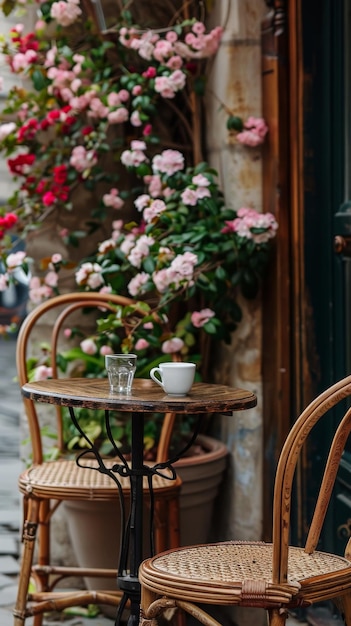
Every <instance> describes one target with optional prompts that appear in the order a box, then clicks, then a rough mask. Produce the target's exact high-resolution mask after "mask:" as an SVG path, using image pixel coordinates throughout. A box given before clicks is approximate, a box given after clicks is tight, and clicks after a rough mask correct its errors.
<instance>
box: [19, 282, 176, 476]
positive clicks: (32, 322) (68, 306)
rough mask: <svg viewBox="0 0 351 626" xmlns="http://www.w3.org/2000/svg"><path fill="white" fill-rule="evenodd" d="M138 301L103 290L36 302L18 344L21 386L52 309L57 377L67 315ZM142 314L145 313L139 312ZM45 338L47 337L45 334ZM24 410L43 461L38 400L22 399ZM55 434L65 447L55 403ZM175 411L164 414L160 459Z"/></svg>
mask: <svg viewBox="0 0 351 626" xmlns="http://www.w3.org/2000/svg"><path fill="white" fill-rule="evenodd" d="M135 304H136V303H135V301H134V300H132V299H130V298H126V297H124V296H119V295H113V294H103V293H84V292H77V293H68V294H62V295H59V296H55V297H53V298H50V299H49V300H47V301H46V302H43V303H41V304H39V305H38V306H36V307H35V308H34V309H33V310H32V311H31V312H30V313H29V314H28V315H27V316H26V318H25V319H24V321H23V323H22V325H21V328H20V331H19V334H18V338H17V346H16V365H17V375H18V382H19V384H20V386H21V387H22V385H24V384H25V383H26V382H28V371H27V359H28V355H29V348H30V345H31V339H32V332H33V330H34V328H36V327H37V325H38V324H40V323H43V322H44V318H45V316H47V315H48V313H49V312H54V313H55V315H53V314H51V317H50V318H49V324H50V337H45V341H46V343H49V344H50V354H51V366H52V376H53V378H57V377H58V371H57V362H56V356H57V353H58V350H59V338H60V334H61V333H62V332H63V325H64V323H65V322H66V321H67V319H68V317H69V316H70V315H72V313H74V312H75V311H77V310H83V309H84V310H88V309H93V310H95V311H96V312H98V310H99V308H101V309H104V310H107V311H111V312H114V311H115V307H116V305H117V306H118V305H121V306H129V305H135ZM140 314H141V315H143V313H142V312H141V313H140ZM43 339H44V338H43ZM23 403H24V407H25V412H26V416H27V420H28V425H29V433H30V440H31V445H32V462H33V463H36V464H38V463H42V462H43V456H44V454H43V442H42V436H41V427H40V423H39V419H38V413H37V410H36V404H35V403H34V402H33V401H32V400H30V399H28V398H24V399H23ZM55 410H56V434H57V445H58V448H59V450H60V451H63V449H64V442H63V427H62V412H61V407H58V406H56V407H55ZM175 418H176V414H175V413H167V414H166V415H165V416H164V420H163V424H162V429H161V435H160V441H159V445H158V451H157V459H156V461H157V462H163V461H165V460H167V453H168V448H169V444H170V439H171V436H172V430H173V426H174V421H175Z"/></svg>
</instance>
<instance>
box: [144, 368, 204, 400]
mask: <svg viewBox="0 0 351 626" xmlns="http://www.w3.org/2000/svg"><path fill="white" fill-rule="evenodd" d="M195 369H196V365H195V363H160V365H159V366H158V367H153V368H152V370H150V376H151V378H152V380H154V381H155V383H157V384H158V385H160V386H161V387H162V389H163V390H164V391H165V392H166V393H167V395H169V396H186V394H187V393H188V392H189V391H190V389H191V386H192V384H193V382H194V377H195ZM156 374H157V375H156ZM159 377H160V378H159Z"/></svg>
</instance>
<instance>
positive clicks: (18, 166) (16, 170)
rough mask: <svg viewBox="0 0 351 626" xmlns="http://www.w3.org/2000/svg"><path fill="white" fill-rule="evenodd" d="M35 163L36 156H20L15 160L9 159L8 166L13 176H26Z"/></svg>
mask: <svg viewBox="0 0 351 626" xmlns="http://www.w3.org/2000/svg"><path fill="white" fill-rule="evenodd" d="M34 161H35V154H19V155H18V156H17V157H15V158H14V159H8V161H7V164H8V166H9V168H10V172H11V173H12V174H19V175H21V176H24V175H25V174H26V173H27V171H28V168H30V166H31V165H33V163H34Z"/></svg>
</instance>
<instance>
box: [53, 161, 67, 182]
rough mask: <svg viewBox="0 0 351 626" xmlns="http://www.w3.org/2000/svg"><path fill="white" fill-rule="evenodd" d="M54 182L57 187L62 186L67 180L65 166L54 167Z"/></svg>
mask: <svg viewBox="0 0 351 626" xmlns="http://www.w3.org/2000/svg"><path fill="white" fill-rule="evenodd" d="M53 173H54V181H55V183H57V184H59V185H63V184H64V183H65V182H66V180H67V167H66V165H56V167H54V172H53Z"/></svg>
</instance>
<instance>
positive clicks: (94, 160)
mask: <svg viewBox="0 0 351 626" xmlns="http://www.w3.org/2000/svg"><path fill="white" fill-rule="evenodd" d="M198 4H199V3H196V2H194V3H188V2H185V3H184V5H183V6H181V7H180V8H179V3H176V2H174V3H173V2H170V3H168V5H169V8H168V9H165V8H164V6H163V5H164V3H161V4H160V6H159V5H158V3H155V13H154V15H153V16H150V15H149V12H148V13H147V20H145V15H144V14H143V6H142V5H143V3H141V2H137V1H135V2H131V3H128V6H127V7H124V3H121V7H120V11H119V14H118V16H117V23H116V16H114V23H113V25H110V24H109V23H108V24H107V25H106V24H105V23H104V19H103V16H102V15H101V12H98V14H97V15H96V14H94V11H93V10H92V5H90V4H89V2H81V3H78V2H76V1H73V0H68V1H67V2H66V1H65V0H62V1H61V2H52V1H51V0H49V1H48V2H45V3H42V4H41V5H40V12H41V16H40V20H38V22H37V23H36V25H35V28H34V30H33V32H30V33H25V32H24V29H23V27H22V26H21V25H19V24H17V25H16V26H15V27H14V28H13V29H12V30H11V33H10V40H9V41H5V42H4V43H3V45H2V52H3V53H4V55H5V58H6V59H7V61H8V64H9V67H10V69H11V70H12V71H13V72H14V73H16V74H19V75H21V76H23V77H24V78H25V79H26V83H25V84H26V85H29V86H28V87H27V86H23V87H22V86H21V87H18V86H15V87H14V88H13V89H12V90H11V91H10V93H9V95H8V97H7V98H6V102H5V106H4V108H3V113H2V117H3V123H2V124H1V125H0V151H2V153H3V154H4V155H5V156H6V158H7V161H8V166H9V170H10V172H11V174H12V175H13V177H14V180H15V181H16V182H17V188H16V190H15V192H14V194H13V196H12V197H11V198H10V199H9V201H8V204H7V205H6V206H3V207H1V208H0V239H1V242H0V243H1V248H0V250H1V256H2V260H3V264H4V267H5V268H6V270H5V272H4V273H3V274H2V275H1V276H0V290H5V289H6V288H7V287H8V285H9V283H10V282H12V281H15V280H16V271H17V270H18V268H22V269H23V270H24V271H25V272H29V271H30V272H31V273H32V278H31V282H30V288H29V297H30V300H31V302H32V303H33V304H34V305H35V304H36V303H38V302H40V301H41V300H42V299H43V298H49V297H51V296H52V295H53V294H55V293H58V292H59V291H60V289H65V288H66V289H67V288H72V277H73V279H74V281H75V286H74V288H80V289H83V290H93V291H94V290H104V291H107V292H118V293H120V294H123V293H125V294H126V295H132V296H133V297H134V298H136V299H137V300H138V302H137V305H136V306H137V307H138V310H142V311H143V312H144V316H143V317H142V318H140V315H138V316H137V317H136V316H135V310H134V309H133V307H120V308H119V309H118V310H117V311H116V314H113V315H108V316H106V315H105V314H104V312H101V317H99V319H98V320H97V327H96V330H94V331H92V332H91V333H89V336H84V337H83V336H80V333H81V329H80V328H73V329H72V328H71V329H67V334H68V335H69V334H70V335H71V338H72V341H76V340H78V345H73V346H72V348H71V349H67V350H66V351H64V352H63V353H62V354H61V356H60V366H61V369H62V371H67V368H68V367H69V366H72V363H74V364H75V366H77V364H78V365H79V367H81V368H82V370H83V372H82V373H83V374H84V375H86V376H90V375H95V374H96V369H97V370H99V371H100V372H101V371H102V369H103V357H104V355H105V354H106V353H108V352H112V351H113V352H115V351H126V352H130V351H133V352H136V353H137V355H138V372H137V375H139V376H147V375H148V371H149V369H150V368H151V367H152V366H153V365H154V364H157V363H159V361H160V360H161V359H164V360H169V359H170V358H172V355H173V354H174V353H178V354H179V356H180V358H181V359H184V360H185V359H189V360H192V361H195V362H196V363H197V371H198V376H199V377H201V378H202V379H203V380H207V381H208V380H210V379H211V372H210V369H209V358H208V355H209V351H210V350H211V347H210V345H211V341H212V345H214V344H215V343H216V342H218V341H229V340H230V336H231V333H232V331H233V330H235V328H236V325H237V324H238V322H239V321H240V318H241V309H240V306H239V304H238V294H239V293H240V294H242V295H244V296H245V297H247V298H253V297H255V296H256V294H257V293H258V290H259V285H260V277H261V275H262V273H263V272H264V269H265V266H266V261H267V257H268V254H269V248H270V242H271V239H272V238H273V237H274V235H275V232H276V229H277V224H276V221H275V219H274V217H273V216H272V215H271V214H262V213H260V212H258V211H256V210H255V209H254V208H253V207H239V208H236V207H234V206H231V205H230V204H229V203H228V201H226V200H225V199H224V197H223V195H222V193H221V189H220V184H219V180H218V175H217V172H216V171H215V170H214V169H213V168H211V167H210V165H209V164H208V163H207V161H206V160H205V158H204V155H203V146H204V140H203V132H202V131H203V123H202V117H201V115H202V111H203V95H204V88H205V76H206V62H207V60H208V59H209V58H211V57H212V56H213V55H214V54H215V53H216V50H217V47H218V44H219V41H220V38H221V35H222V29H221V28H220V27H216V28H214V29H212V30H208V29H206V26H205V24H204V23H203V21H202V19H201V17H202V15H201V7H200V6H198ZM21 6H23V2H21ZM97 6H100V5H99V3H97ZM156 6H157V7H158V9H159V12H160V13H157V10H156ZM12 7H13V4H12V2H8V3H4V4H3V9H4V10H5V11H9V10H10V9H11V8H12ZM123 7H124V8H123ZM100 8H101V7H100ZM155 15H158V19H154V16H155ZM150 22H151V23H150ZM152 22H154V23H152ZM220 106H222V107H224V108H225V105H223V104H221V105H220ZM227 126H228V132H230V133H232V134H233V133H234V134H235V135H236V139H237V141H239V142H241V143H243V144H244V145H246V146H248V149H251V147H252V146H257V145H260V144H261V143H262V142H263V141H264V138H265V135H266V133H267V130H268V129H267V127H266V125H265V123H264V121H263V120H262V119H260V118H249V119H248V120H247V121H246V122H244V121H243V120H242V119H241V118H240V117H238V116H237V115H235V113H234V112H232V111H228V121H227ZM87 207H89V209H90V210H89V211H88V210H87ZM13 232H15V233H16V234H17V235H18V236H22V237H23V238H24V240H25V241H26V244H27V250H26V251H23V252H22V251H20V252H12V251H11V246H12V237H11V235H12V234H13ZM48 232H50V233H54V242H55V244H52V243H51V242H50V243H49V244H47V241H48ZM41 235H42V236H43V237H42V239H40V236H41ZM33 242H34V244H33ZM38 242H39V243H38ZM56 244H57V248H55V245H56ZM46 245H47V247H48V248H49V249H50V253H49V254H45V255H42V254H38V253H39V252H41V249H42V248H44V247H45V246H46ZM34 252H35V254H34ZM34 257H36V259H35V261H33V259H34ZM67 276H69V277H70V280H71V282H70V283H69V287H67V283H66V281H67ZM121 330H123V333H121ZM49 367H50V364H49V363H45V362H42V363H40V364H39V365H38V364H33V376H34V377H38V376H45V375H46V376H47V375H50V370H49V369H46V370H45V369H44V368H49ZM87 419H88V420H91V416H87ZM90 425H92V422H91V421H90ZM94 427H95V424H94ZM98 430H99V427H97V432H98ZM146 432H147V438H148V439H149V440H148V441H146V442H145V443H146V447H148V446H149V447H150V449H151V448H152V447H153V446H154V445H157V440H156V434H155V433H151V435H150V432H151V431H149V430H147V431H146ZM99 436H100V433H99ZM74 438H76V435H72V436H70V435H68V446H69V447H74V446H76V445H77V443H79V442H77V441H76V440H74ZM73 440H74V444H73Z"/></svg>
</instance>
